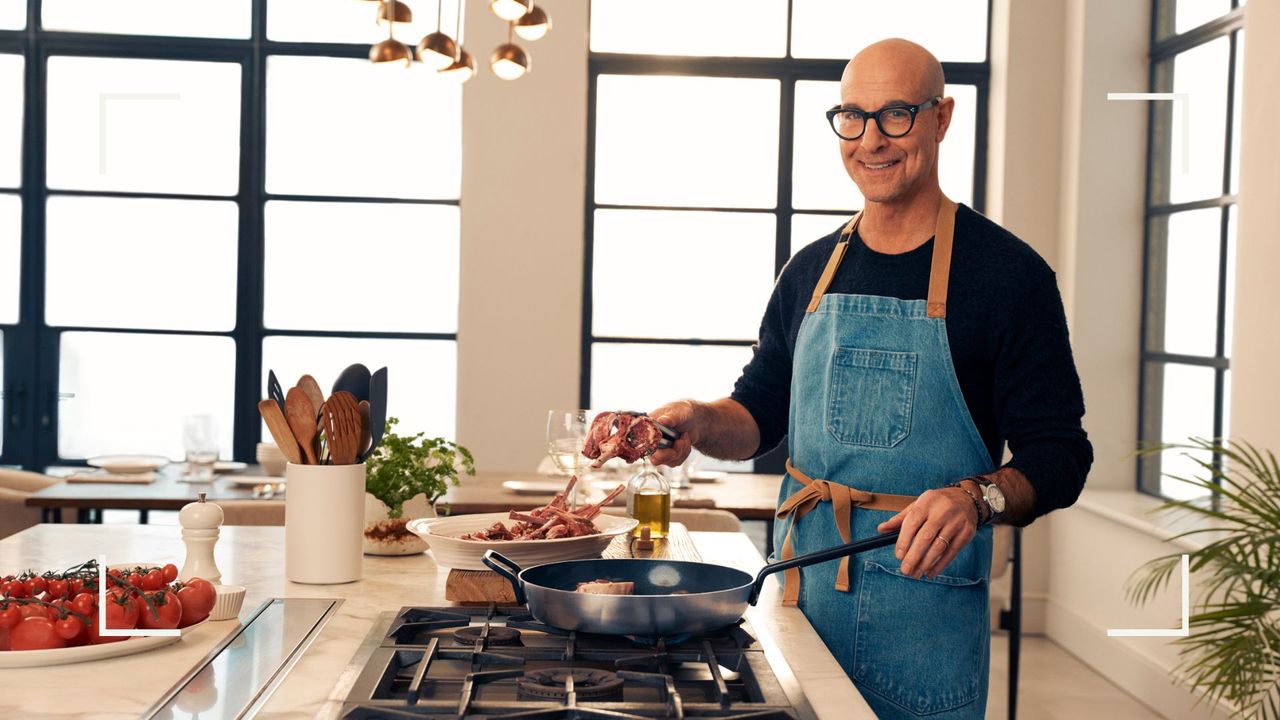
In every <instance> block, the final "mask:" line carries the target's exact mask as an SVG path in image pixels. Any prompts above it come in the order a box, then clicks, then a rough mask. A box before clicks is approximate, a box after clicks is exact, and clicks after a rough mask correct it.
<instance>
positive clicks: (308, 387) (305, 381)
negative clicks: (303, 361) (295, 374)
mask: <svg viewBox="0 0 1280 720" xmlns="http://www.w3.org/2000/svg"><path fill="white" fill-rule="evenodd" d="M298 387H300V388H302V391H303V392H305V393H306V394H307V399H308V400H310V401H311V409H312V410H315V411H316V414H317V415H319V413H320V406H321V405H323V404H324V392H323V391H321V390H320V383H318V382H316V379H315V378H313V377H311V376H310V375H303V376H302V377H300V378H298Z"/></svg>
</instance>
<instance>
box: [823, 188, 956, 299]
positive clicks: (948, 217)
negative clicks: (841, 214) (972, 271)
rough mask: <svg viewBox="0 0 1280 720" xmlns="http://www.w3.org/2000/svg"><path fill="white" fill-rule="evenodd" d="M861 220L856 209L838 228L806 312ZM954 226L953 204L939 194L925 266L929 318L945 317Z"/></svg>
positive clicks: (836, 266) (827, 281)
mask: <svg viewBox="0 0 1280 720" xmlns="http://www.w3.org/2000/svg"><path fill="white" fill-rule="evenodd" d="M861 221H862V213H861V212H858V213H857V214H856V215H854V216H853V217H852V218H851V219H850V220H849V222H848V223H846V224H845V226H844V229H843V230H841V231H840V240H839V241H838V242H836V247H835V250H833V251H832V253H831V257H830V258H829V259H828V260H827V267H826V269H824V270H823V271H822V277H820V278H818V284H817V285H815V286H814V288H813V297H812V298H810V300H809V306H808V308H806V310H805V311H806V312H815V311H816V310H817V309H818V304H819V303H821V302H822V296H823V295H826V294H827V289H828V288H829V287H831V280H832V278H834V277H835V275H836V270H837V269H839V268H840V261H841V260H843V259H844V254H845V251H846V250H848V249H849V239H850V238H851V237H853V233H855V232H857V230H858V224H859V223H860V222H861ZM955 225H956V204H955V203H954V202H952V201H951V200H950V199H949V198H947V196H946V195H943V196H941V199H940V201H939V202H938V220H937V223H936V224H935V226H934V235H933V237H934V240H933V261H932V264H931V265H930V267H929V296H928V300H927V305H926V307H927V312H928V316H929V317H940V318H945V317H946V316H947V281H948V279H949V278H950V276H951V246H952V238H953V235H954V234H955Z"/></svg>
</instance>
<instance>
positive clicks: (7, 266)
mask: <svg viewBox="0 0 1280 720" xmlns="http://www.w3.org/2000/svg"><path fill="white" fill-rule="evenodd" d="M21 277H22V199H21V198H19V197H18V196H17V195H8V194H4V193H0V325H2V324H13V323H16V322H18V293H19V290H20V288H21Z"/></svg>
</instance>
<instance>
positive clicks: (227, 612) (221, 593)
mask: <svg viewBox="0 0 1280 720" xmlns="http://www.w3.org/2000/svg"><path fill="white" fill-rule="evenodd" d="M213 591H214V592H215V593H216V594H217V596H216V600H215V601H214V603H213V610H210V611H209V619H210V620H235V619H236V618H237V617H239V616H240V606H241V605H242V604H244V588H243V587H241V586H240V585H214V586H213Z"/></svg>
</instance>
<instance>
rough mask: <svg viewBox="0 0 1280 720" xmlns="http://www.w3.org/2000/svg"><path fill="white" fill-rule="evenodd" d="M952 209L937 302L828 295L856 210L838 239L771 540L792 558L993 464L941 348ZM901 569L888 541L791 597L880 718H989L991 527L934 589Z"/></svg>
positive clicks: (800, 388) (863, 533)
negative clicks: (916, 496) (908, 575)
mask: <svg viewBox="0 0 1280 720" xmlns="http://www.w3.org/2000/svg"><path fill="white" fill-rule="evenodd" d="M955 207H956V206H955V204H954V203H952V202H951V201H950V200H948V199H946V198H945V197H944V198H942V202H941V205H940V207H939V210H938V225H937V230H936V232H935V236H934V246H933V264H932V268H931V271H930V277H929V295H928V300H927V301H926V300H898V299H895V298H888V297H878V296H872V295H838V294H827V292H826V290H827V288H828V286H829V285H830V283H831V279H832V277H833V276H834V275H835V271H836V269H837V268H838V267H839V265H840V260H841V259H842V258H843V256H844V252H845V250H846V248H847V247H848V242H849V238H850V237H851V236H852V234H853V232H854V231H855V230H856V229H857V226H858V221H859V219H860V217H861V214H859V215H855V216H854V217H853V219H852V220H850V221H849V223H848V224H847V225H846V226H845V228H844V231H843V232H842V233H841V237H840V241H839V242H838V243H837V244H836V249H835V252H834V253H833V254H832V256H831V259H830V261H829V262H828V264H827V267H826V270H825V271H824V272H823V275H822V279H820V280H819V281H818V285H817V287H816V288H815V289H814V294H813V301H812V302H811V303H810V305H809V307H808V311H807V312H806V314H805V317H804V320H803V321H802V322H801V324H800V332H799V336H798V338H797V341H796V349H795V356H794V359H793V372H792V381H791V410H790V418H789V431H790V435H789V439H788V453H789V456H790V460H789V462H788V466H789V467H792V464H794V467H793V470H794V471H789V472H788V473H787V474H786V475H785V476H784V478H783V483H782V489H781V494H780V495H779V507H780V510H779V512H778V517H779V519H780V522H778V523H777V524H776V527H775V537H774V547H778V548H783V556H784V557H786V556H790V555H793V554H801V553H807V552H813V551H815V550H820V549H823V548H827V547H831V546H833V545H839V544H841V543H842V542H848V541H849V540H850V539H851V538H855V539H856V538H865V537H871V536H874V535H876V526H877V525H878V524H880V523H881V522H884V521H885V520H887V519H889V518H890V517H892V516H893V514H894V509H895V508H898V507H901V506H902V505H904V504H905V503H906V502H909V501H910V500H911V497H910V496H915V495H919V494H920V493H922V492H924V491H926V490H929V489H931V488H938V487H942V486H944V485H946V484H948V483H950V482H954V481H955V480H958V479H960V478H962V477H965V476H968V475H974V474H979V473H986V472H990V471H991V470H992V467H991V457H990V455H988V453H987V449H986V446H985V445H984V444H983V442H982V437H981V436H980V435H979V433H978V429H977V428H976V427H975V426H974V424H973V419H972V418H971V417H970V416H969V410H968V406H967V405H966V404H965V400H964V396H963V395H962V394H961V392H960V386H959V383H958V382H957V380H956V375H955V368H954V367H953V365H952V362H951V351H950V348H949V346H948V344H947V328H946V289H947V279H948V276H949V272H950V262H951V241H952V234H953V233H952V231H953V229H954V224H955ZM813 478H820V479H819V480H813ZM902 496H907V497H905V498H904V497H902ZM885 498H888V499H889V500H899V501H901V502H896V503H895V502H886V501H885ZM880 508H883V509H880ZM900 565H901V563H900V562H899V561H898V560H897V559H896V558H895V557H894V555H893V547H892V546H890V547H886V548H879V549H877V550H873V551H871V552H868V553H862V554H859V555H856V556H854V557H852V558H848V559H846V561H845V562H841V563H835V562H829V563H822V564H819V565H813V566H810V567H807V568H804V569H803V570H801V571H791V572H790V573H788V574H787V575H786V576H784V585H785V591H784V602H790V603H794V604H798V605H799V607H800V608H801V610H803V611H804V614H805V616H806V617H807V618H808V619H809V622H810V623H811V624H812V625H813V627H814V629H815V630H816V631H817V632H818V634H819V635H820V636H821V637H822V639H823V641H824V642H825V643H826V645H827V647H828V648H829V649H830V650H831V653H832V654H833V655H834V656H835V657H836V659H837V660H839V662H840V664H841V666H842V667H843V668H844V671H845V672H846V673H847V674H848V675H849V677H850V678H851V679H852V680H853V682H854V684H855V685H856V686H857V688H858V690H859V691H860V692H861V693H862V695H863V697H864V698H866V700H867V702H868V704H869V705H870V706H871V708H872V709H873V710H874V711H875V712H876V714H877V715H878V716H879V717H881V718H916V717H929V718H936V719H939V720H941V719H947V720H950V719H958V718H978V719H980V718H982V717H983V713H984V711H985V708H986V702H987V671H988V660H989V633H990V629H989V624H990V618H989V616H988V609H987V607H988V601H987V592H988V590H987V582H988V576H989V574H990V570H991V528H990V527H983V528H981V529H980V530H979V532H978V534H977V535H976V536H975V537H974V538H973V540H971V541H970V542H969V544H968V545H966V546H965V547H964V549H962V550H961V551H960V553H959V555H957V556H956V558H955V559H954V560H953V561H952V562H951V564H950V565H949V566H947V568H946V569H945V570H944V571H943V574H941V575H939V576H938V577H936V578H934V579H928V578H923V579H920V580H914V579H912V578H910V577H907V576H905V575H903V574H902V573H901V571H900Z"/></svg>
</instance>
